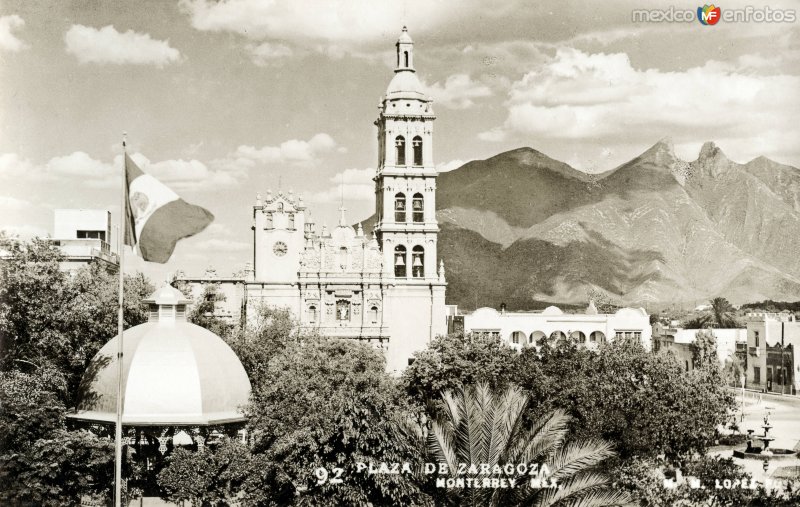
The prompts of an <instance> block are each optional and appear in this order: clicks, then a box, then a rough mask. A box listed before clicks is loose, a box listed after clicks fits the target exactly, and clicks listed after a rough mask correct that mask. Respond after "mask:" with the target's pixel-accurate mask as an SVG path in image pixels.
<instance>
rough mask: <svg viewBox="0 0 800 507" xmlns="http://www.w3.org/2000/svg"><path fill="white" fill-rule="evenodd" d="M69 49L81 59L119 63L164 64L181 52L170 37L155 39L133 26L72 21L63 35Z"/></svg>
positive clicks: (174, 60)
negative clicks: (122, 29)
mask: <svg viewBox="0 0 800 507" xmlns="http://www.w3.org/2000/svg"><path fill="white" fill-rule="evenodd" d="M64 42H66V45H67V46H66V50H67V53H70V54H72V55H74V56H75V57H76V58H77V59H78V61H79V62H81V63H112V64H117V65H123V64H135V65H155V66H156V67H159V68H160V67H163V66H164V65H166V64H168V63H172V62H177V61H178V59H179V58H180V52H179V51H178V50H177V49H175V48H173V47H170V45H169V41H168V40H167V41H161V40H156V39H152V38H151V37H150V34H146V33H137V32H134V31H133V30H128V31H127V32H124V33H120V32H118V31H117V30H116V28H114V26H112V25H108V26H105V27H103V28H101V29H99V30H98V29H96V28H92V27H90V26H84V25H72V27H71V28H70V29H69V30H68V31H67V33H66V35H64Z"/></svg>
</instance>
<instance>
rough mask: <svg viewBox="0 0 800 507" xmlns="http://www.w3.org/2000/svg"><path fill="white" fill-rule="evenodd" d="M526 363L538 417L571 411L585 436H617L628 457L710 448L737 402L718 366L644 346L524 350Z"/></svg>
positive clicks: (525, 379)
mask: <svg viewBox="0 0 800 507" xmlns="http://www.w3.org/2000/svg"><path fill="white" fill-rule="evenodd" d="M519 360H520V364H519V365H518V366H517V371H519V374H518V377H517V381H518V383H519V385H520V386H521V387H523V388H524V389H525V391H526V393H527V394H529V396H530V398H531V400H532V401H531V403H530V404H529V408H528V412H529V417H530V418H531V419H533V418H536V417H540V416H542V415H543V414H545V413H547V412H548V411H550V410H553V409H563V410H566V412H567V413H568V414H569V415H571V416H572V417H573V420H572V425H571V429H572V430H573V431H574V432H575V434H576V435H577V436H581V437H599V438H603V439H606V440H609V441H611V442H613V443H614V444H615V446H616V449H617V451H618V452H619V454H620V457H621V458H623V459H627V458H629V457H631V456H655V455H657V454H662V453H664V454H667V455H670V456H677V455H681V454H684V453H688V452H703V451H704V450H705V449H706V448H707V447H708V446H709V445H711V444H713V441H714V437H715V435H716V427H717V425H718V424H720V423H723V422H724V421H725V420H726V417H727V413H728V410H729V409H731V408H733V406H734V401H733V396H732V394H731V393H729V392H728V390H727V389H726V388H725V386H724V385H723V383H722V382H721V380H720V376H719V372H718V368H719V366H718V365H713V364H712V365H710V366H709V367H708V368H700V369H697V370H694V371H692V372H688V373H687V372H685V371H683V369H682V368H681V367H680V365H679V364H678V363H677V361H676V360H675V359H674V358H673V357H671V356H669V355H661V354H652V353H650V352H648V351H646V350H644V348H642V346H641V345H640V344H638V343H622V342H614V343H611V344H606V345H604V346H601V347H600V348H599V349H598V350H597V351H592V350H589V349H586V348H576V347H574V346H564V347H557V348H549V347H546V348H544V349H542V350H541V351H540V352H539V353H537V352H535V351H533V350H523V352H522V354H520V357H519ZM713 366H716V368H717V370H714V369H713ZM642 407H647V410H642Z"/></svg>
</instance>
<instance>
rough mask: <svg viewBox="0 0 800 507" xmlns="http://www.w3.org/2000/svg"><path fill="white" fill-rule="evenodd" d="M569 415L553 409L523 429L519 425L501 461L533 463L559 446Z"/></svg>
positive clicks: (563, 436) (540, 460)
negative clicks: (510, 445) (511, 444)
mask: <svg viewBox="0 0 800 507" xmlns="http://www.w3.org/2000/svg"><path fill="white" fill-rule="evenodd" d="M569 420H570V417H569V416H568V415H567V414H566V412H564V411H563V410H555V411H553V412H552V413H551V414H550V415H548V416H545V417H542V418H540V419H538V420H537V421H535V422H534V424H533V425H531V427H530V428H528V429H527V430H524V429H523V428H521V427H519V428H518V431H517V432H516V433H515V434H514V435H513V437H512V441H513V442H514V445H513V446H512V447H511V448H510V449H509V450H508V452H507V453H506V455H505V456H503V458H502V459H503V461H507V462H511V463H535V462H542V461H545V459H544V458H546V457H547V456H549V455H550V454H552V453H553V452H554V451H556V450H557V449H558V448H560V447H561V445H562V443H563V442H564V439H565V438H566V436H567V432H568V429H567V425H568V424H569Z"/></svg>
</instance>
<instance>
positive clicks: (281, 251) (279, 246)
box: [272, 241, 288, 257]
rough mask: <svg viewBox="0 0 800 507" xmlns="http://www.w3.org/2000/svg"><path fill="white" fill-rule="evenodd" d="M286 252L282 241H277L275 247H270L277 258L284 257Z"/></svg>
mask: <svg viewBox="0 0 800 507" xmlns="http://www.w3.org/2000/svg"><path fill="white" fill-rule="evenodd" d="M286 250H288V247H287V246H286V243H284V242H283V241H278V242H277V243H275V246H273V247H272V251H273V252H275V255H277V256H278V257H282V256H284V255H286Z"/></svg>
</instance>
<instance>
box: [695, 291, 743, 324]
mask: <svg viewBox="0 0 800 507" xmlns="http://www.w3.org/2000/svg"><path fill="white" fill-rule="evenodd" d="M708 304H709V309H708V310H707V312H706V313H705V314H703V315H701V316H699V317H696V318H694V319H692V320H690V321H688V322H686V324H685V326H686V327H688V328H690V329H695V328H698V329H699V328H705V327H717V328H737V327H742V325H741V324H740V323H739V321H737V320H736V308H734V307H733V305H732V304H731V303H730V302H729V301H728V300H727V299H725V298H722V297H716V298H714V299H712V300H711V301H709V302H708Z"/></svg>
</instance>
